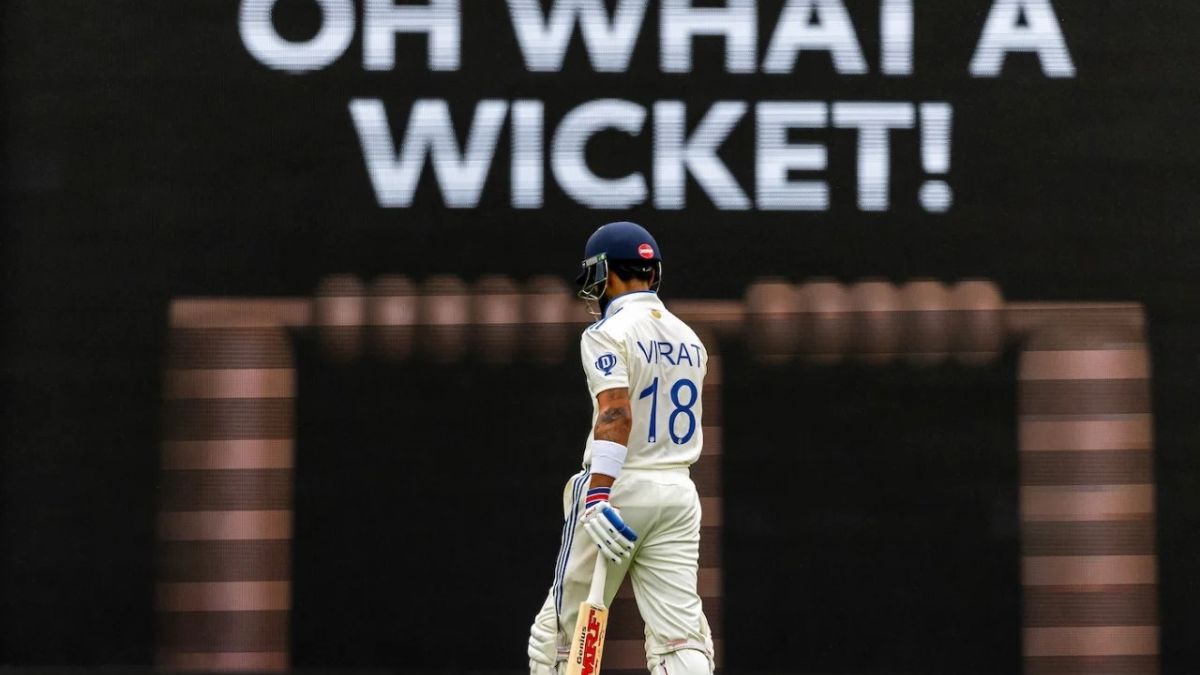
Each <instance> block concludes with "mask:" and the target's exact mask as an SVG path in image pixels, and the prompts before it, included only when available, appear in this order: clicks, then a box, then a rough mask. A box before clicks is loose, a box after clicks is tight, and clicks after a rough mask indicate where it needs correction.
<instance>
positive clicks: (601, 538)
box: [579, 487, 637, 565]
mask: <svg viewBox="0 0 1200 675" xmlns="http://www.w3.org/2000/svg"><path fill="white" fill-rule="evenodd" d="M610 491H611V488H606V487H601V488H592V489H590V490H588V494H587V501H586V502H585V506H586V509H585V510H584V512H583V515H582V516H581V517H580V518H579V523H580V524H581V525H583V530H584V531H585V532H587V533H588V536H589V537H591V538H592V541H594V542H596V546H597V547H598V548H599V549H600V555H602V556H604V557H605V558H606V559H607V560H608V561H609V562H610V563H612V564H614V565H620V564H621V563H622V562H626V561H628V560H629V556H630V554H632V552H633V546H634V542H636V541H637V533H636V532H634V531H633V528H632V527H629V526H628V525H626V524H625V521H624V520H621V512H620V511H618V510H617V507H615V506H613V505H612V504H609V503H608V495H609V492H610Z"/></svg>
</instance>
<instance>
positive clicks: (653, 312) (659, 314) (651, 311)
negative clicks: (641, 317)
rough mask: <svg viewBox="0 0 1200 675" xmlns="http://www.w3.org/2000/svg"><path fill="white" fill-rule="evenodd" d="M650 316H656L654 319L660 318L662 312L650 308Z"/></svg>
mask: <svg viewBox="0 0 1200 675" xmlns="http://www.w3.org/2000/svg"><path fill="white" fill-rule="evenodd" d="M650 316H652V317H654V318H656V319H661V318H662V312H660V311H658V310H657V309H652V310H650Z"/></svg>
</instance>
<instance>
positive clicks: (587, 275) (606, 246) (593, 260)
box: [576, 221, 662, 306]
mask: <svg viewBox="0 0 1200 675" xmlns="http://www.w3.org/2000/svg"><path fill="white" fill-rule="evenodd" d="M613 263H618V264H621V265H623V266H626V267H633V268H642V269H648V270H653V272H654V277H653V279H652V281H651V282H650V290H652V291H657V290H658V287H659V286H660V285H661V284H662V252H661V251H659V249H658V242H657V241H655V240H654V237H653V236H651V235H650V233H649V232H647V231H646V228H644V227H642V226H641V225H638V224H637V223H630V222H627V221H621V222H616V223H609V224H607V225H602V226H601V227H600V228H599V229H598V230H596V231H595V232H594V233H592V236H591V237H589V238H588V241H587V246H585V247H584V249H583V269H582V270H581V271H580V273H579V278H578V279H576V282H577V283H578V284H579V297H581V298H583V299H584V300H592V301H595V302H599V303H600V304H601V306H603V305H605V304H607V303H606V302H605V299H604V289H605V288H606V287H607V286H608V270H609V265H610V264H613Z"/></svg>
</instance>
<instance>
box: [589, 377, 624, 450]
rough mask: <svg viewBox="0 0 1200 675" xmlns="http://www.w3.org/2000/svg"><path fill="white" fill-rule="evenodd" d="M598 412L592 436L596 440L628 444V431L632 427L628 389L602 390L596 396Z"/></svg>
mask: <svg viewBox="0 0 1200 675" xmlns="http://www.w3.org/2000/svg"><path fill="white" fill-rule="evenodd" d="M596 402H597V403H598V404H599V410H600V414H599V415H598V416H597V419H596V428H595V430H594V431H593V433H592V437H593V438H595V439H596V440H598V441H612V442H613V443H620V444H621V445H628V444H629V432H630V431H631V430H632V429H633V409H632V408H631V407H630V405H629V389H627V388H625V387H618V388H616V389H609V390H607V391H602V392H600V394H599V395H598V396H597V397H596Z"/></svg>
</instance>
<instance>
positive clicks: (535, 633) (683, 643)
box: [530, 469, 713, 675]
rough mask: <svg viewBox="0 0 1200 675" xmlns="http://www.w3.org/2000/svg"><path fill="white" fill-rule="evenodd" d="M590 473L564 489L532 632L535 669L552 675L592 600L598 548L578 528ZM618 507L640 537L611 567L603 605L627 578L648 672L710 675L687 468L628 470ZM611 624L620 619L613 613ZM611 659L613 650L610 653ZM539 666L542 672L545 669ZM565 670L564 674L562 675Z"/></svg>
mask: <svg viewBox="0 0 1200 675" xmlns="http://www.w3.org/2000/svg"><path fill="white" fill-rule="evenodd" d="M590 479H591V474H590V473H589V472H588V471H586V470H584V471H581V472H580V473H578V474H576V475H575V476H573V477H572V478H571V480H569V481H567V485H566V488H565V489H564V490H563V515H564V521H563V533H562V544H561V547H560V549H559V553H558V562H557V564H556V566H555V569H554V583H553V585H552V586H551V588H550V593H549V594H548V596H547V597H546V602H545V603H544V604H543V605H542V609H541V611H539V612H538V615H537V617H536V618H535V619H534V622H533V626H532V627H531V628H530V656H531V661H530V667H531V670H532V671H533V672H534V673H535V675H541V674H542V673H548V672H553V671H552V670H550V669H549V668H548V664H549V663H558V664H559V665H560V666H561V662H563V661H565V659H566V658H567V653H568V651H569V649H570V648H569V641H570V633H571V632H572V631H573V630H574V629H575V619H576V617H577V616H578V614H579V603H581V602H583V601H584V600H585V599H586V598H587V595H588V590H589V586H590V585H591V582H592V568H593V567H594V566H595V562H596V556H597V548H596V545H595V544H594V543H593V542H592V539H591V537H589V536H588V535H587V533H586V532H584V531H583V530H582V529H581V528H579V527H578V520H579V516H580V515H582V514H583V502H584V497H585V495H586V494H587V488H588V482H589V481H590ZM611 499H612V504H613V506H616V507H617V508H618V509H620V511H621V517H622V518H623V519H624V520H625V522H626V523H628V524H629V526H630V527H632V528H633V529H634V531H635V532H637V534H638V540H637V544H636V546H635V548H634V550H633V555H632V557H631V561H629V562H625V563H623V564H621V565H619V566H618V565H610V566H609V568H608V582H607V583H606V584H605V586H606V587H605V589H604V601H605V604H606V605H608V606H611V605H612V600H613V597H614V596H615V595H616V593H617V589H619V588H620V586H621V582H622V581H623V580H624V578H625V575H626V573H628V574H629V576H630V580H631V581H632V583H633V593H634V596H635V598H636V600H637V607H638V612H639V613H640V614H641V615H642V620H643V621H644V622H645V624H646V667H647V669H648V670H649V671H650V672H651V673H654V674H655V675H658V674H659V673H662V672H664V670H665V672H668V673H670V674H671V675H709V674H710V673H712V670H713V646H712V633H711V631H710V630H709V627H708V620H707V619H706V618H705V617H704V609H703V607H702V606H701V602H700V595H699V594H698V593H697V591H696V570H697V567H698V564H699V557H700V498H699V496H698V495H697V494H696V486H695V484H694V483H692V479H691V477H690V476H689V473H688V470H687V469H670V470H637V469H626V470H625V471H623V472H622V473H621V475H620V477H618V478H617V481H616V482H615V483H614V484H613V489H612V495H611ZM609 620H610V622H611V621H614V620H616V619H615V618H614V617H612V616H611V615H610V618H609ZM605 652H606V654H607V653H609V649H608V648H606V649H605ZM539 664H541V667H539ZM560 672H561V670H560Z"/></svg>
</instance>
